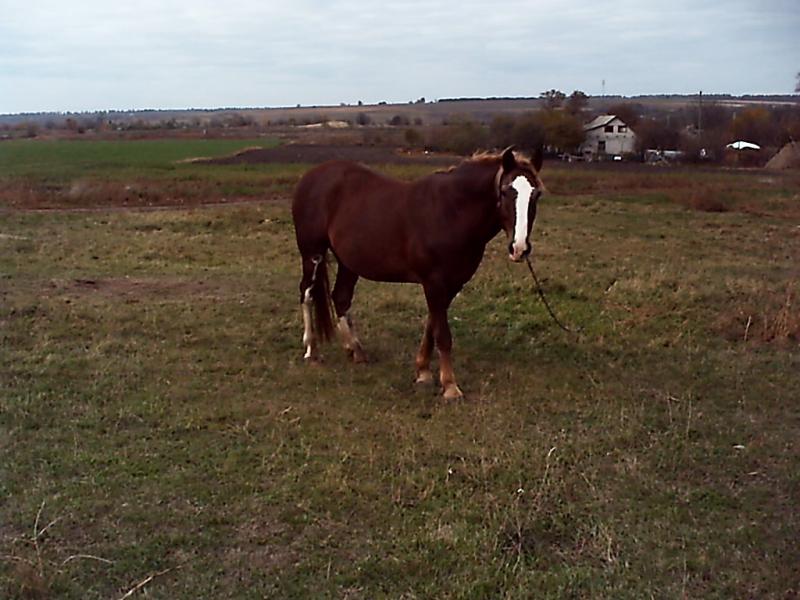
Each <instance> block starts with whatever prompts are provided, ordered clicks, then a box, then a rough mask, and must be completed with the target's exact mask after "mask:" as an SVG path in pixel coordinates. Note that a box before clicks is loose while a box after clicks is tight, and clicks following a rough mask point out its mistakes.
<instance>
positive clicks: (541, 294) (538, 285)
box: [525, 256, 580, 335]
mask: <svg viewBox="0 0 800 600" xmlns="http://www.w3.org/2000/svg"><path fill="white" fill-rule="evenodd" d="M525 262H526V263H527V264H528V270H529V271H530V272H531V276H532V277H533V281H534V283H535V284H536V291H537V292H538V293H539V298H541V299H542V302H543V303H544V306H545V308H546V309H547V312H548V313H550V316H551V317H552V318H553V321H555V323H556V325H558V326H559V327H560V328H561V329H563V330H564V331H566V332H567V333H572V334H574V335H578V332H579V331H580V327H579V328H578V329H577V330H575V329H570V328H569V327H567V326H566V325H564V324H563V323H562V322H561V320H560V319H559V318H558V317H557V316H556V313H554V312H553V309H552V308H550V303H549V302H548V301H547V298H545V295H544V291H543V290H542V284H541V283H539V278H538V277H536V273H535V272H534V270H533V265H532V264H531V259H530V257H528V256H526V257H525Z"/></svg>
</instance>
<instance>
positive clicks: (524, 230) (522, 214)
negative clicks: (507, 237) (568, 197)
mask: <svg viewBox="0 0 800 600" xmlns="http://www.w3.org/2000/svg"><path fill="white" fill-rule="evenodd" d="M511 187H512V188H514V189H515V190H516V191H517V198H516V200H515V201H514V202H515V204H516V215H515V217H514V239H513V241H512V247H513V249H514V252H513V254H512V256H513V258H514V260H519V259H520V258H522V254H523V253H524V252H525V247H526V238H527V237H528V206H529V205H530V203H531V196H532V195H533V191H534V189H535V188H534V187H533V186H532V185H531V182H530V181H528V178H527V177H523V176H522V175H520V176H519V177H517V178H516V179H514V181H513V182H511Z"/></svg>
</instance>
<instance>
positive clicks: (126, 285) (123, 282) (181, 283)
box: [50, 277, 230, 303]
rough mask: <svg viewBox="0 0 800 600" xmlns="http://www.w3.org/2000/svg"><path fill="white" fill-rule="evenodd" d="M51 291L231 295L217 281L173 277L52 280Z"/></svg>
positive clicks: (106, 295)
mask: <svg viewBox="0 0 800 600" xmlns="http://www.w3.org/2000/svg"><path fill="white" fill-rule="evenodd" d="M50 295H52V296H65V297H66V298H67V300H77V299H81V298H86V297H89V298H98V299H119V300H123V301H125V302H129V303H131V302H138V301H140V300H145V299H153V298H161V299H164V300H175V299H185V298H189V297H192V298H220V297H222V296H225V295H230V290H226V289H225V288H224V286H222V285H220V284H219V283H218V282H216V283H210V282H207V281H196V280H186V279H173V278H132V277H118V278H104V279H72V280H68V281H51V282H50Z"/></svg>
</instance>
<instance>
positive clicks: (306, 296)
mask: <svg viewBox="0 0 800 600" xmlns="http://www.w3.org/2000/svg"><path fill="white" fill-rule="evenodd" d="M322 260H324V257H323V256H322V255H314V256H303V277H302V278H301V279H300V306H301V307H302V309H303V346H304V347H305V350H306V353H305V355H304V356H303V358H304V359H305V360H307V361H310V362H317V361H319V340H318V339H317V334H316V332H315V331H314V320H313V313H312V309H313V306H314V300H313V298H312V295H311V294H312V291H311V288H312V286H313V284H314V280H315V279H316V275H317V269H318V265H319V263H320V262H321V261H322Z"/></svg>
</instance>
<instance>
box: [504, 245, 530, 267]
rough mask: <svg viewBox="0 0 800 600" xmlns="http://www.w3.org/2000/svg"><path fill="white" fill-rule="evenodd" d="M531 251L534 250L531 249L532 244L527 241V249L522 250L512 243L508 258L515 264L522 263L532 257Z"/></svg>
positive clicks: (509, 246) (509, 247)
mask: <svg viewBox="0 0 800 600" xmlns="http://www.w3.org/2000/svg"><path fill="white" fill-rule="evenodd" d="M531 250H533V248H532V247H531V243H530V242H529V241H527V240H525V247H524V248H522V249H520V247H519V246H517V245H516V244H513V243H511V244H509V245H508V258H509V260H513V261H514V262H522V261H523V260H525V259H526V258H528V256H530V253H531Z"/></svg>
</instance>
